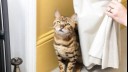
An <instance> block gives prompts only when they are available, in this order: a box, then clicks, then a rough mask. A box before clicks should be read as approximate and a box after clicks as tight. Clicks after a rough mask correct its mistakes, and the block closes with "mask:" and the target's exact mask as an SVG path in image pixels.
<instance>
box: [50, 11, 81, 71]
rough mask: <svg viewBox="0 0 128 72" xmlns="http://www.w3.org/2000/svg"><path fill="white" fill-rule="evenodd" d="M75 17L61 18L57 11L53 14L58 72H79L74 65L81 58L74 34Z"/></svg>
mask: <svg viewBox="0 0 128 72" xmlns="http://www.w3.org/2000/svg"><path fill="white" fill-rule="evenodd" d="M76 17H77V15H76V14H74V15H72V16H71V17H64V16H61V15H60V13H59V11H56V12H55V20H54V22H53V24H54V48H55V51H56V55H57V58H58V62H59V69H60V72H80V68H81V67H78V68H79V69H77V68H76V67H77V66H76V64H77V62H78V61H79V60H78V59H80V57H81V53H80V48H79V47H80V46H79V43H78V37H77V34H76V32H75V29H76Z"/></svg>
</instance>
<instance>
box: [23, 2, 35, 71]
mask: <svg viewBox="0 0 128 72" xmlns="http://www.w3.org/2000/svg"><path fill="white" fill-rule="evenodd" d="M27 4H28V7H27V8H26V9H27V10H26V11H27V15H28V16H27V18H26V19H27V24H26V28H25V29H26V30H25V38H26V39H25V40H26V41H25V42H26V50H25V51H26V53H27V54H26V65H27V66H26V67H27V68H26V69H27V71H26V72H36V0H27Z"/></svg>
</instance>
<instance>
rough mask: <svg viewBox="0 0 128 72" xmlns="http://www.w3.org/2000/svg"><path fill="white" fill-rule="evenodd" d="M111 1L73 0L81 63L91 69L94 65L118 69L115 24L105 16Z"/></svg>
mask: <svg viewBox="0 0 128 72" xmlns="http://www.w3.org/2000/svg"><path fill="white" fill-rule="evenodd" d="M110 1H111V0H74V1H73V3H74V10H75V12H76V13H77V15H78V29H79V35H80V44H81V50H82V56H83V63H84V65H85V66H86V67H87V68H88V69H91V68H92V67H93V66H95V65H101V67H102V69H104V68H107V67H112V68H118V67H119V55H118V44H117V28H118V27H117V26H116V25H117V24H116V22H114V21H113V20H112V18H110V17H108V16H107V15H105V9H106V6H107V5H108V3H109V2H110Z"/></svg>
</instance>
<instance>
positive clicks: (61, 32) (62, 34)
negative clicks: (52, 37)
mask: <svg viewBox="0 0 128 72" xmlns="http://www.w3.org/2000/svg"><path fill="white" fill-rule="evenodd" d="M56 34H57V35H59V36H69V35H71V34H70V33H65V32H63V31H58V32H56Z"/></svg>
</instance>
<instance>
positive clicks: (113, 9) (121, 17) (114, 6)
mask: <svg viewBox="0 0 128 72" xmlns="http://www.w3.org/2000/svg"><path fill="white" fill-rule="evenodd" d="M106 14H107V15H108V16H110V17H112V18H113V19H114V20H115V21H117V22H118V23H120V24H124V25H125V26H127V9H126V8H125V7H124V6H123V5H122V4H121V3H120V2H117V1H111V2H110V4H109V5H108V7H107V9H106Z"/></svg>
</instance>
